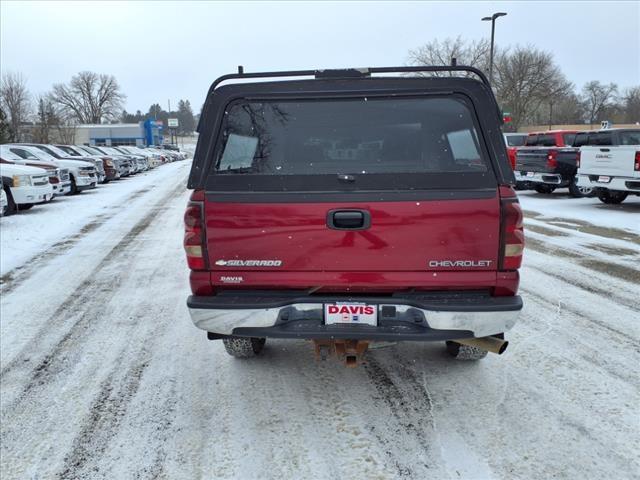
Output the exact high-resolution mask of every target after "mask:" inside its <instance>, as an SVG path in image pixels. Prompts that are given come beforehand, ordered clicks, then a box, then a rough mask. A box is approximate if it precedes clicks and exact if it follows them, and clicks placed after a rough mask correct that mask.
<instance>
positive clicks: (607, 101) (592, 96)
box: [582, 80, 618, 125]
mask: <svg viewBox="0 0 640 480" xmlns="http://www.w3.org/2000/svg"><path fill="white" fill-rule="evenodd" d="M617 95H618V86H617V85H616V84H615V83H610V84H609V85H604V84H602V83H600V82H599V81H597V80H592V81H591V82H588V83H587V84H585V86H584V87H582V102H583V104H584V107H585V110H586V115H587V117H586V119H587V120H589V125H593V123H594V122H596V121H597V120H598V117H599V116H600V115H601V114H602V113H603V111H604V110H605V109H607V108H608V107H611V106H612V104H613V103H614V102H615V99H616V97H617Z"/></svg>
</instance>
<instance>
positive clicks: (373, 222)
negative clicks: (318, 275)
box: [206, 194, 500, 272]
mask: <svg viewBox="0 0 640 480" xmlns="http://www.w3.org/2000/svg"><path fill="white" fill-rule="evenodd" d="M483 196H486V195H484V194H483ZM343 211H344V212H348V213H350V212H357V213H360V212H361V213H362V215H363V217H368V218H369V222H368V223H369V226H368V228H365V229H344V230H342V229H335V228H332V226H330V224H331V223H332V220H331V217H332V216H334V218H335V215H338V216H339V215H340V212H343ZM357 213H356V215H357ZM206 218H207V219H208V220H207V232H206V233H207V235H206V237H207V249H208V254H209V265H211V267H212V269H214V270H271V271H305V272H325V271H340V272H353V271H378V272H384V271H396V272H397V271H427V270H429V271H443V270H455V271H460V270H462V271H464V270H473V271H483V270H484V271H487V270H496V265H497V255H498V232H499V218H500V203H499V199H498V197H497V194H494V195H493V197H491V198H477V199H464V200H428V201H407V202H372V203H367V202H358V203H319V204H315V203H287V204H246V203H236V204H234V203H216V202H207V205H206ZM338 218H339V217H338Z"/></svg>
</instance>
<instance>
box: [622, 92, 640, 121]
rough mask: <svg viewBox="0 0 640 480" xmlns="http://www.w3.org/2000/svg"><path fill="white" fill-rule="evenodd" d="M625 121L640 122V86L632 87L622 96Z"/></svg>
mask: <svg viewBox="0 0 640 480" xmlns="http://www.w3.org/2000/svg"><path fill="white" fill-rule="evenodd" d="M622 104H623V108H624V121H625V122H626V123H639V122H640V86H637V87H631V88H628V89H627V90H625V92H624V93H623V94H622Z"/></svg>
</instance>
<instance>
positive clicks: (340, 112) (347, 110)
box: [215, 98, 487, 175]
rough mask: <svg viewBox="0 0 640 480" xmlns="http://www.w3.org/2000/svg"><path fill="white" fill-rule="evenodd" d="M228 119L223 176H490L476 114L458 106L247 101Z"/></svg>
mask: <svg viewBox="0 0 640 480" xmlns="http://www.w3.org/2000/svg"><path fill="white" fill-rule="evenodd" d="M225 113H226V118H225V122H224V124H223V130H222V135H221V143H222V144H221V145H220V147H219V148H218V150H217V151H218V155H217V157H216V160H215V170H216V171H217V172H218V173H229V174H238V173H247V174H254V175H256V174H258V175H328V174H333V175H335V174H358V175H359V174H369V173H372V174H385V173H432V172H434V173H449V172H454V173H456V172H480V173H481V172H486V171H487V163H486V161H485V159H484V158H483V155H482V154H481V149H480V144H479V137H478V134H477V132H476V128H475V126H474V122H473V117H472V115H471V112H470V110H469V108H468V107H467V105H466V104H465V103H464V102H463V101H462V100H459V99H457V98H404V99H389V98H376V99H371V98H369V99H367V98H362V99H349V100H309V101H288V102H249V101H242V102H235V103H233V104H231V105H230V106H229V107H228V109H227V111H226V112H225Z"/></svg>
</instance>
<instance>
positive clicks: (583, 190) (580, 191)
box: [569, 177, 593, 198]
mask: <svg viewBox="0 0 640 480" xmlns="http://www.w3.org/2000/svg"><path fill="white" fill-rule="evenodd" d="M577 181H578V179H577V178H576V177H574V178H573V180H571V182H570V183H569V195H571V196H572V197H573V198H583V197H589V196H591V195H593V188H590V187H579V186H578V185H576V182H577Z"/></svg>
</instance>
